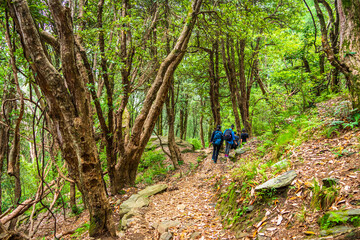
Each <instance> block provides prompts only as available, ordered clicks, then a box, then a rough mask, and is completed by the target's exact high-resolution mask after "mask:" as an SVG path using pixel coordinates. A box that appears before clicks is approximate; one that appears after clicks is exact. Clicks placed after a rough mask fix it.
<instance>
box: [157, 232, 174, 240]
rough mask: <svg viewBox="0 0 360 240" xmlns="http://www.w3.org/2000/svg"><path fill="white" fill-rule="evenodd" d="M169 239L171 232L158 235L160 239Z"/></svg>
mask: <svg viewBox="0 0 360 240" xmlns="http://www.w3.org/2000/svg"><path fill="white" fill-rule="evenodd" d="M170 239H172V234H171V233H169V232H164V233H163V234H161V236H160V240H170Z"/></svg>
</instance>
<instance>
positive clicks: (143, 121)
mask: <svg viewBox="0 0 360 240" xmlns="http://www.w3.org/2000/svg"><path fill="white" fill-rule="evenodd" d="M201 3H202V0H194V1H193V4H192V9H191V10H190V11H189V13H188V17H187V19H186V21H185V22H186V24H185V25H184V27H183V30H182V32H181V34H180V36H179V38H178V40H177V42H176V44H175V46H174V48H173V50H172V51H171V52H170V54H168V56H167V57H166V58H165V59H164V61H162V63H161V65H160V67H159V70H158V71H157V74H156V77H155V80H154V82H153V84H152V85H151V88H150V89H149V91H148V93H147V95H146V97H145V100H144V104H143V108H142V110H141V112H140V114H139V116H138V117H137V118H136V120H135V123H134V126H133V128H132V135H131V137H130V140H129V143H128V144H127V145H126V148H125V152H124V154H123V155H122V156H121V158H120V161H119V162H118V164H117V165H116V169H117V176H116V180H117V187H118V189H121V188H123V187H124V186H125V185H128V184H134V182H135V178H136V172H137V167H138V165H139V162H140V158H141V155H142V153H143V152H144V150H145V146H146V144H147V142H148V141H149V138H150V136H151V133H152V132H153V130H154V127H155V124H156V120H157V118H158V117H159V114H160V111H161V109H162V107H163V104H164V102H165V99H166V95H167V94H168V90H169V86H170V81H171V79H172V77H173V74H174V72H175V70H176V68H177V66H178V65H179V63H180V62H181V60H182V58H183V56H184V55H185V51H186V48H187V45H188V42H189V39H190V36H191V33H192V29H193V27H194V25H195V22H196V18H197V14H198V12H199V10H200V6H201Z"/></svg>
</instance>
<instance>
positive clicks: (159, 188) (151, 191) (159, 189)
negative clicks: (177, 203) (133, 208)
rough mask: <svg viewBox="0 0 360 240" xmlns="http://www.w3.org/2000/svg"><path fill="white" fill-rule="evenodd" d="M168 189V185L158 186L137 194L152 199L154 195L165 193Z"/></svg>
mask: <svg viewBox="0 0 360 240" xmlns="http://www.w3.org/2000/svg"><path fill="white" fill-rule="evenodd" d="M167 187H168V186H167V185H166V184H156V185H152V186H149V187H147V188H145V189H143V190H141V191H139V192H138V193H137V194H139V195H141V196H144V197H150V196H152V195H155V194H157V193H159V192H162V191H164V190H165V189H167Z"/></svg>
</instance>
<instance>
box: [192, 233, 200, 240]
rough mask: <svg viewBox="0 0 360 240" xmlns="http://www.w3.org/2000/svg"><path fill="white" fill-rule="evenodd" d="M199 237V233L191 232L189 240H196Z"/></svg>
mask: <svg viewBox="0 0 360 240" xmlns="http://www.w3.org/2000/svg"><path fill="white" fill-rule="evenodd" d="M200 235H201V232H193V233H192V234H191V235H190V239H196V238H197V237H200Z"/></svg>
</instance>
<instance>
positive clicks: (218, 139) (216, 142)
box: [213, 131, 222, 145]
mask: <svg viewBox="0 0 360 240" xmlns="http://www.w3.org/2000/svg"><path fill="white" fill-rule="evenodd" d="M221 141H222V132H221V131H215V135H214V139H213V144H214V145H220V144H221Z"/></svg>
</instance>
